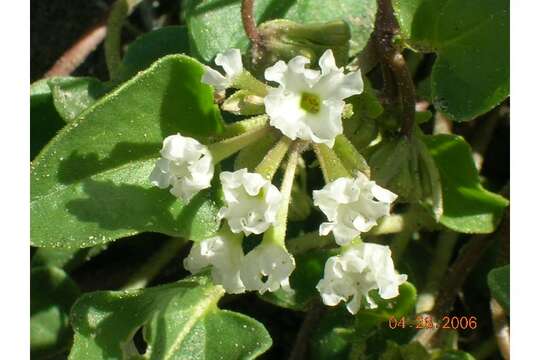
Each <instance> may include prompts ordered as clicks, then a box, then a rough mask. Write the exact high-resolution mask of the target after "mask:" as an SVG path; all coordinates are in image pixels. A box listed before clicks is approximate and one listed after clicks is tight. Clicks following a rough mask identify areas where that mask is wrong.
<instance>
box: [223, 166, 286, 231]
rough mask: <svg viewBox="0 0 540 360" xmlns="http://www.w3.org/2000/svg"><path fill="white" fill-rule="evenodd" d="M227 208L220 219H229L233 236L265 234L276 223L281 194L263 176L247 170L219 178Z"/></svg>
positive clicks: (226, 174)
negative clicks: (235, 234) (242, 233)
mask: <svg viewBox="0 0 540 360" xmlns="http://www.w3.org/2000/svg"><path fill="white" fill-rule="evenodd" d="M219 178H220V180H221V185H222V186H223V195H224V198H225V204H226V206H224V207H222V208H221V209H220V210H219V212H218V217H219V218H221V219H223V218H225V219H227V222H228V223H229V227H230V228H231V230H232V232H234V233H239V232H242V231H243V232H244V234H245V235H246V236H247V235H249V234H262V233H263V232H265V231H266V230H267V229H268V228H269V227H270V225H272V224H274V223H275V221H276V216H277V212H278V209H279V205H280V203H281V198H282V197H281V193H280V192H279V190H278V189H277V188H276V187H275V186H274V185H272V183H271V182H270V181H268V180H266V179H265V178H263V177H262V176H261V175H260V174H256V173H249V172H248V171H247V169H240V170H238V171H235V172H229V171H224V172H222V173H221V174H219Z"/></svg>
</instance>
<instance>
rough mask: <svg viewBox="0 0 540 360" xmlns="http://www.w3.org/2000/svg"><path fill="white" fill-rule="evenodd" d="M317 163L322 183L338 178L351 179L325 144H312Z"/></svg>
mask: <svg viewBox="0 0 540 360" xmlns="http://www.w3.org/2000/svg"><path fill="white" fill-rule="evenodd" d="M312 147H313V151H315V155H316V156H317V160H318V161H319V166H320V167H321V170H322V173H323V177H324V181H325V182H327V183H329V182H332V181H334V180H336V179H338V178H340V177H351V174H350V173H349V172H348V171H347V169H346V168H345V166H343V163H342V162H341V160H340V159H339V157H338V156H337V155H336V153H335V152H334V151H333V150H332V149H330V148H329V147H328V146H326V145H325V144H315V143H314V144H312Z"/></svg>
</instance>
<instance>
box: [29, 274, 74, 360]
mask: <svg viewBox="0 0 540 360" xmlns="http://www.w3.org/2000/svg"><path fill="white" fill-rule="evenodd" d="M78 296H79V289H78V288H77V285H76V284H75V283H74V282H73V281H72V280H71V279H70V278H69V276H68V275H66V273H65V272H64V271H63V270H61V269H58V268H55V267H38V268H34V269H32V270H31V272H30V349H31V353H32V359H40V358H48V357H50V356H53V355H55V354H58V353H61V352H63V351H65V350H67V348H68V346H69V344H70V342H71V338H72V331H71V329H70V327H69V309H70V307H71V305H72V304H73V303H74V302H75V300H76V299H77V297H78Z"/></svg>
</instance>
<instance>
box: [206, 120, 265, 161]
mask: <svg viewBox="0 0 540 360" xmlns="http://www.w3.org/2000/svg"><path fill="white" fill-rule="evenodd" d="M269 131H270V127H268V126H262V127H260V128H258V129H255V130H252V131H248V132H245V133H243V134H241V135H238V136H234V137H232V138H228V139H225V140H222V141H220V142H217V143H214V144H211V145H209V146H208V149H209V150H210V153H212V157H213V160H214V164H218V163H219V162H221V161H222V160H224V159H226V158H228V157H229V156H231V155H233V154H235V153H237V152H238V151H240V150H241V149H242V148H244V147H246V146H248V145H249V144H252V143H254V142H255V141H257V140H259V139H261V138H262V137H263V136H265V135H266V134H267V133H268V132H269Z"/></svg>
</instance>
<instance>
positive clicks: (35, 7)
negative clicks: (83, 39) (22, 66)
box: [30, 0, 114, 82]
mask: <svg viewBox="0 0 540 360" xmlns="http://www.w3.org/2000/svg"><path fill="white" fill-rule="evenodd" d="M113 2H114V1H113V0H30V80H31V81H32V82H34V81H36V80H39V79H40V78H41V77H42V76H43V74H45V72H47V70H48V69H49V68H50V67H51V66H53V65H54V63H55V62H56V60H58V58H59V57H60V56H62V54H63V53H64V52H65V51H66V50H68V49H69V48H70V47H71V46H72V45H73V44H74V43H75V42H76V41H77V39H78V38H79V37H80V36H81V35H82V34H84V33H85V32H86V31H87V30H88V29H89V28H90V27H91V26H93V25H95V24H97V23H98V22H99V21H100V20H102V19H103V18H104V17H106V16H107V13H108V10H109V6H110V5H111V4H112V3H113ZM73 75H74V76H77V75H80V76H94V77H97V78H99V79H102V80H104V79H106V78H107V68H106V66H105V57H104V54H103V46H102V45H100V46H99V47H98V48H97V49H96V51H94V52H93V53H92V54H91V55H90V56H89V57H88V59H86V61H85V62H84V63H83V64H82V65H81V66H80V67H79V68H78V69H77V71H75V73H74V74H73Z"/></svg>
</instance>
